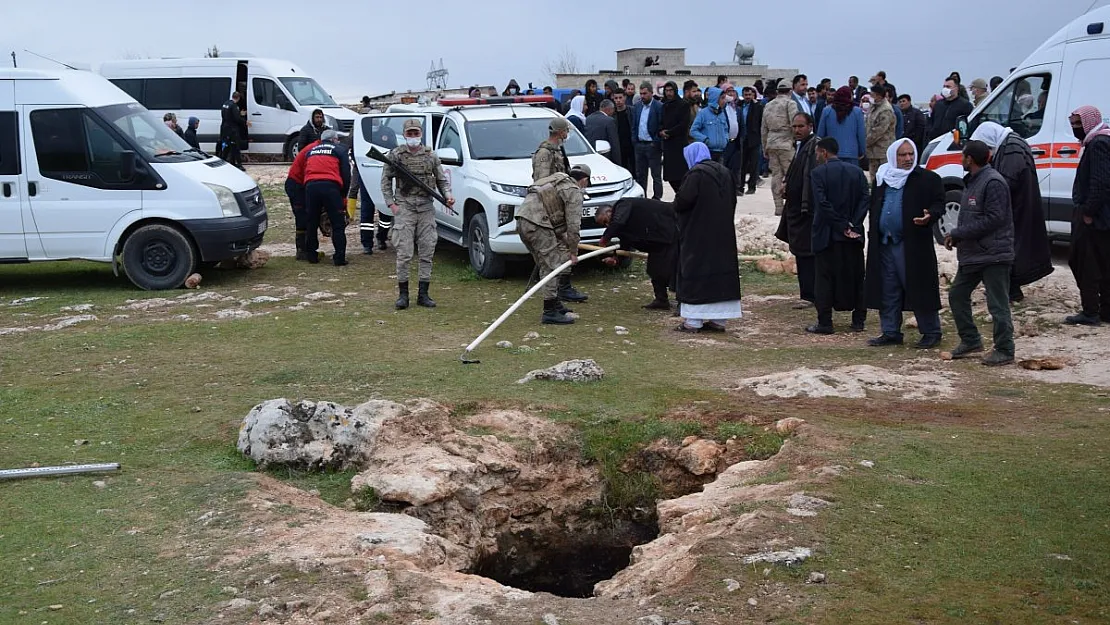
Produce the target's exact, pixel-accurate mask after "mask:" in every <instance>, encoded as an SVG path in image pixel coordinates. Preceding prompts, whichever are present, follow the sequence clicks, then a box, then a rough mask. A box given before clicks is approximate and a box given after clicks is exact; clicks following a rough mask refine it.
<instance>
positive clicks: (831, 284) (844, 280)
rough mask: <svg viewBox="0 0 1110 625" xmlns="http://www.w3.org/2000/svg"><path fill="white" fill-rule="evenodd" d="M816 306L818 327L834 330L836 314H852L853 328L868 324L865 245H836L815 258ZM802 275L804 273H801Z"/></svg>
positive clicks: (835, 243)
mask: <svg viewBox="0 0 1110 625" xmlns="http://www.w3.org/2000/svg"><path fill="white" fill-rule="evenodd" d="M814 261H815V263H814V264H815V269H816V271H815V272H814V285H813V295H814V302H813V304H814V306H815V307H816V308H817V325H819V326H822V327H826V328H827V327H832V313H833V310H834V309H835V310H851V311H852V325H853V326H856V327H858V326H862V325H863V324H864V322H866V321H867V302H866V297H865V295H866V291H865V290H864V282H863V275H864V274H863V272H864V261H863V245H860V244H857V243H847V242H842V241H833V242H832V243H831V244H829V247H827V248H825V249H824V250H822V251H820V252H818V253H817V255H816V256H815V257H814ZM799 273H801V272H800V271H799Z"/></svg>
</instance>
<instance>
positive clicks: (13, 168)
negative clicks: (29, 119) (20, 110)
mask: <svg viewBox="0 0 1110 625" xmlns="http://www.w3.org/2000/svg"><path fill="white" fill-rule="evenodd" d="M18 121H19V120H18V119H17V117H16V113H15V111H0V176H14V175H17V174H21V173H23V168H22V167H21V165H20V161H19V124H18Z"/></svg>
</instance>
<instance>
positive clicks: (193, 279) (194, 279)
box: [185, 273, 204, 289]
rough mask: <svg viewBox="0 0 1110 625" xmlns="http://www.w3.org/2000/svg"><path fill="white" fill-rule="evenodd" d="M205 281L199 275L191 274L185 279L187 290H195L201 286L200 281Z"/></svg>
mask: <svg viewBox="0 0 1110 625" xmlns="http://www.w3.org/2000/svg"><path fill="white" fill-rule="evenodd" d="M203 279H204V278H202V277H201V275H200V274H199V273H193V274H189V277H188V278H185V288H187V289H195V288H197V287H199V286H200V281H201V280H203Z"/></svg>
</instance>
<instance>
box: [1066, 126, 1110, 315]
mask: <svg viewBox="0 0 1110 625" xmlns="http://www.w3.org/2000/svg"><path fill="white" fill-rule="evenodd" d="M1068 121H1069V122H1070V123H1071V129H1072V133H1073V134H1074V135H1075V138H1076V139H1078V140H1079V142H1080V143H1081V144H1082V152H1081V155H1080V157H1079V168H1078V169H1077V170H1076V172H1075V182H1074V183H1073V184H1072V188H1071V197H1072V203H1073V204H1074V205H1075V208H1074V212H1073V217H1072V222H1071V258H1069V259H1068V265H1069V266H1070V267H1071V271H1072V274H1073V275H1074V276H1075V284H1076V285H1077V286H1078V287H1079V301H1080V305H1081V306H1082V308H1083V309H1082V310H1081V311H1080V312H1079V314H1076V315H1071V316H1070V317H1068V318H1067V319H1066V321H1067V323H1070V324H1073V325H1085V326H1097V325H1100V324H1101V323H1102V322H1106V323H1110V127H1108V126H1107V125H1106V123H1105V122H1103V121H1102V113H1101V112H1100V111H1099V110H1098V109H1097V108H1095V107H1093V106H1081V107H1079V108H1077V109H1076V110H1074V111H1072V114H1071V115H1070V116H1069V117H1068Z"/></svg>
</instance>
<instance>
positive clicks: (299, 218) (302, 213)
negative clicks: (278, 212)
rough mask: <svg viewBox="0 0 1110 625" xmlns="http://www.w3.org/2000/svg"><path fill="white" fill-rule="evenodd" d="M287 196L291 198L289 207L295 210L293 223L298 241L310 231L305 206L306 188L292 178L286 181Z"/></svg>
mask: <svg viewBox="0 0 1110 625" xmlns="http://www.w3.org/2000/svg"><path fill="white" fill-rule="evenodd" d="M285 195H286V196H288V197H289V206H290V208H292V209H293V223H294V224H295V227H296V229H297V232H296V234H297V237H298V240H299V238H300V237H303V236H304V235H305V230H307V229H308V213H307V212H306V210H305V205H304V186H302V185H299V184H297V182H296V181H295V180H293V179H292V178H286V179H285Z"/></svg>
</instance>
